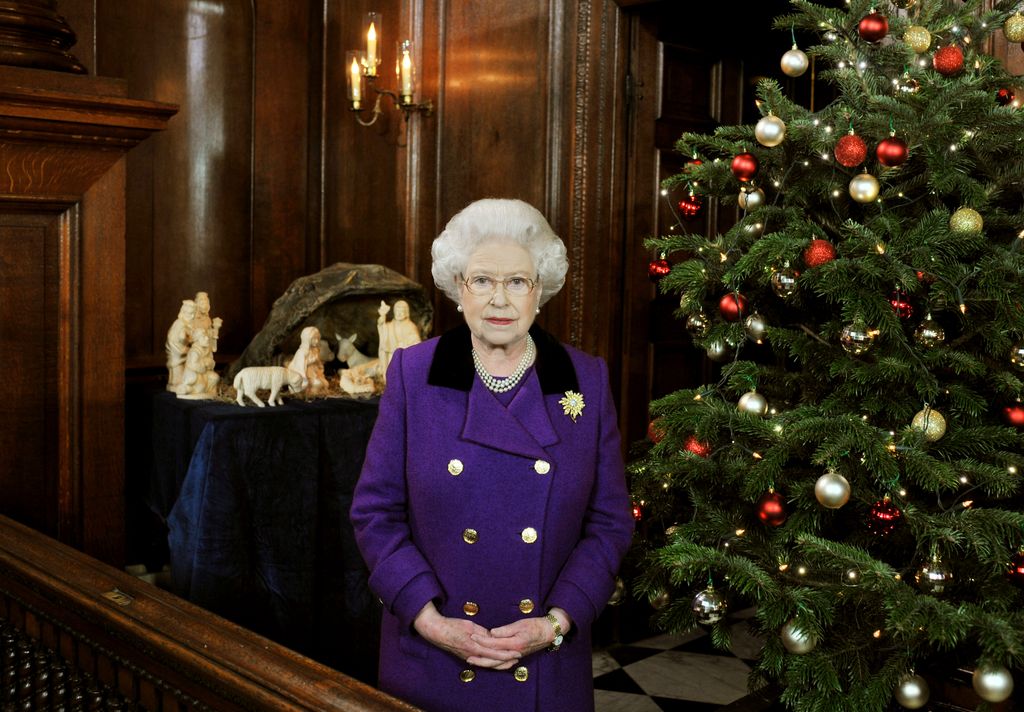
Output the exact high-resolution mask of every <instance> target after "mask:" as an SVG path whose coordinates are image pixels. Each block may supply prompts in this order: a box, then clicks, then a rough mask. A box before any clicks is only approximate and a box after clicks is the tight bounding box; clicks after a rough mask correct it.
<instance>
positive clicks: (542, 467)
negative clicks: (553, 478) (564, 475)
mask: <svg viewBox="0 0 1024 712" xmlns="http://www.w3.org/2000/svg"><path fill="white" fill-rule="evenodd" d="M533 469H534V471H535V472H536V473H537V474H538V475H546V474H548V473H549V472H551V463H550V462H547V461H546V460H537V462H535V463H533Z"/></svg>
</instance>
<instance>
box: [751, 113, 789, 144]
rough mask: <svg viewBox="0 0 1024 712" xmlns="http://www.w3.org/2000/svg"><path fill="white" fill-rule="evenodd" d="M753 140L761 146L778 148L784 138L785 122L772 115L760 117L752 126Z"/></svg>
mask: <svg viewBox="0 0 1024 712" xmlns="http://www.w3.org/2000/svg"><path fill="white" fill-rule="evenodd" d="M754 138H756V139H757V142H758V143H759V144H761V145H762V146H768V147H769V148H771V147H772V146H778V145H779V144H780V143H782V141H783V139H785V138H786V122H785V121H783V120H782V119H780V118H779V117H778V116H774V115H772V114H768V116H762V117H761V120H760V121H758V122H757V125H756V126H754Z"/></svg>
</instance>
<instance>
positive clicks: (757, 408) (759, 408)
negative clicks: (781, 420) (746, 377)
mask: <svg viewBox="0 0 1024 712" xmlns="http://www.w3.org/2000/svg"><path fill="white" fill-rule="evenodd" d="M736 408H737V409H738V410H739V411H740V412H741V413H750V414H751V415H767V414H768V399H767V398H765V397H764V396H763V395H761V394H760V393H758V392H757V391H747V392H746V393H744V394H743V395H742V396H740V400H739V402H738V403H737V404H736Z"/></svg>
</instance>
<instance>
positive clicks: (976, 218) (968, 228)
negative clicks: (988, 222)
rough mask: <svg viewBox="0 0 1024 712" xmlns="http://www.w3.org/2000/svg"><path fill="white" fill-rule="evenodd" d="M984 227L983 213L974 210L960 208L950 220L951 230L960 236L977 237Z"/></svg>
mask: <svg viewBox="0 0 1024 712" xmlns="http://www.w3.org/2000/svg"><path fill="white" fill-rule="evenodd" d="M984 226H985V221H984V220H983V219H982V217H981V213H979V212H978V211H977V210H974V209H973V208H960V209H959V210H957V211H956V212H955V213H953V214H952V215H951V216H950V218H949V229H950V230H952V231H953V232H955V233H956V234H958V235H977V234H978V233H979V232H981V229H982V228H983V227H984Z"/></svg>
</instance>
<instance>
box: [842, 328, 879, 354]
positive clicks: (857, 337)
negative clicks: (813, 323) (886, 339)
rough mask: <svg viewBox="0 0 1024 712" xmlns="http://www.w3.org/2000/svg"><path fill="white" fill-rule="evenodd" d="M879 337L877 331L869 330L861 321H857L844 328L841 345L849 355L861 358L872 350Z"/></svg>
mask: <svg viewBox="0 0 1024 712" xmlns="http://www.w3.org/2000/svg"><path fill="white" fill-rule="evenodd" d="M877 336H878V331H877V330H875V329H869V328H868V327H867V326H865V325H864V324H863V323H862V322H861V321H860V320H857V321H855V322H854V323H852V324H848V325H847V326H844V327H843V329H842V331H840V332H839V343H840V344H842V346H843V348H844V349H845V350H846V352H847V353H851V354H853V355H854V356H859V355H861V354H863V353H867V352H868V351H870V350H871V347H872V346H874V344H875V338H876V337H877Z"/></svg>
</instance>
